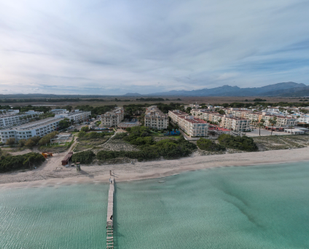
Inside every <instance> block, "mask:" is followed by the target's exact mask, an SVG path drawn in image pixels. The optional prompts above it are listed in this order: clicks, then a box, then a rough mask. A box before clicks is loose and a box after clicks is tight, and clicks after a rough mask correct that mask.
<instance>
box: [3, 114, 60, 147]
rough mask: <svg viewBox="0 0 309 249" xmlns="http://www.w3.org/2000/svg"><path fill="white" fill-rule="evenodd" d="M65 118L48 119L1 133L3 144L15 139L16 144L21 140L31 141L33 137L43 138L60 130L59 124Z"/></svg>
mask: <svg viewBox="0 0 309 249" xmlns="http://www.w3.org/2000/svg"><path fill="white" fill-rule="evenodd" d="M61 120H63V118H47V119H43V120H40V121H36V122H31V123H28V124H23V125H20V126H16V127H13V128H10V129H5V130H1V131H0V138H1V142H2V143H5V142H6V141H7V140H8V139H10V138H14V139H15V141H16V142H18V141H19V140H21V139H26V140H27V139H29V138H31V137H36V136H38V137H43V136H45V135H47V134H49V133H51V132H53V131H56V130H58V128H59V122H60V121H61Z"/></svg>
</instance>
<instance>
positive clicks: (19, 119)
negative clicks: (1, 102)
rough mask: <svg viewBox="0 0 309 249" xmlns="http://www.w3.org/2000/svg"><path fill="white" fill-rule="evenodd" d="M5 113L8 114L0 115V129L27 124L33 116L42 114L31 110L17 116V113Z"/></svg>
mask: <svg viewBox="0 0 309 249" xmlns="http://www.w3.org/2000/svg"><path fill="white" fill-rule="evenodd" d="M6 113H8V114H4V115H0V129H3V128H7V127H12V126H16V125H21V124H25V123H28V122H29V121H30V120H31V119H33V118H34V117H35V116H39V115H40V114H43V112H36V111H33V110H30V111H27V112H25V113H22V114H18V113H19V111H15V112H11V111H10V112H6Z"/></svg>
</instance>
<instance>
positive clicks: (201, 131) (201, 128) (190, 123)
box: [168, 110, 209, 137]
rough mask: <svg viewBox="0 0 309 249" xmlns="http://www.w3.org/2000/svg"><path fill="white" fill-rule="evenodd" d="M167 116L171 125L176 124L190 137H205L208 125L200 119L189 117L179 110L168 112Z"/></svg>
mask: <svg viewBox="0 0 309 249" xmlns="http://www.w3.org/2000/svg"><path fill="white" fill-rule="evenodd" d="M168 116H169V117H170V118H171V119H172V121H173V123H175V124H177V125H178V126H179V128H180V129H181V130H182V131H184V132H185V133H186V134H187V135H189V136H191V137H205V136H207V135H208V127H209V124H208V123H207V122H206V121H204V120H202V119H199V118H196V117H194V116H189V115H188V114H187V113H185V112H182V111H179V110H174V111H169V112H168Z"/></svg>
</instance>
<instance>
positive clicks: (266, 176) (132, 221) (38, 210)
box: [0, 162, 309, 249]
mask: <svg viewBox="0 0 309 249" xmlns="http://www.w3.org/2000/svg"><path fill="white" fill-rule="evenodd" d="M107 192H108V185H107V184H83V185H71V186H58V187H42V188H25V189H0V248H1V249H6V248H8V249H10V248H25V249H28V248H29V249H32V248H83V249H84V248H106V246H105V233H106V230H105V225H106V224H105V220H106V209H107ZM114 222H115V231H114V234H115V235H114V236H115V245H116V247H115V248H126V249H130V248H134V249H136V248H143V249H145V248H177V249H182V248H183V249H185V248H186V249H187V248H207V249H214V248H216V249H225V248H227V249H234V248H235V249H236V248H237V249H242V248H243V249H250V248H252V249H253V248H254V249H259V248H265V249H273V248H278V249H279V248H280V249H284V248H289V249H290V248H309V162H305V163H304V162H302V163H294V164H282V165H267V166H250V167H225V168H215V169H210V170H200V171H194V172H187V173H182V174H180V175H175V176H170V177H166V178H162V179H153V180H145V181H136V182H129V183H116V195H115V209H114Z"/></svg>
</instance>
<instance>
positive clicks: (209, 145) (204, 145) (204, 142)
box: [196, 138, 225, 151]
mask: <svg viewBox="0 0 309 249" xmlns="http://www.w3.org/2000/svg"><path fill="white" fill-rule="evenodd" d="M196 143H197V146H198V147H199V148H200V149H201V150H207V151H224V150H225V147H224V146H222V145H220V144H216V143H215V142H213V141H211V140H210V139H205V138H200V139H199V140H198V141H197V142H196Z"/></svg>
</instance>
